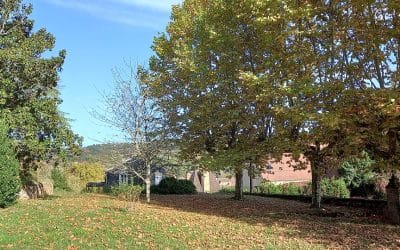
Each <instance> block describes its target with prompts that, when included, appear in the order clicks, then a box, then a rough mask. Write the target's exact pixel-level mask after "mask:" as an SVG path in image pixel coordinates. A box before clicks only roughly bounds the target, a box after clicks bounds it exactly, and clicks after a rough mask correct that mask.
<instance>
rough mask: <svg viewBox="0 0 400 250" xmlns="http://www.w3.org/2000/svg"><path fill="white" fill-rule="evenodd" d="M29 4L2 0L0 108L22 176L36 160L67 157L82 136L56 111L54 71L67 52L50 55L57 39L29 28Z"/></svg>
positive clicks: (57, 103)
mask: <svg viewBox="0 0 400 250" xmlns="http://www.w3.org/2000/svg"><path fill="white" fill-rule="evenodd" d="M31 11H32V7H31V5H26V4H22V2H21V0H3V1H0V83H1V84H0V109H1V110H2V113H3V114H4V116H5V117H6V120H7V122H8V123H9V125H10V128H11V129H10V133H9V135H10V137H11V138H12V139H13V140H14V142H15V143H16V153H17V157H18V159H19V161H20V163H21V165H22V166H23V171H22V172H21V173H22V174H24V173H25V172H27V171H28V170H29V169H30V168H31V167H34V166H35V163H36V162H38V161H41V160H49V159H51V158H55V157H57V158H59V157H61V158H65V157H66V156H67V155H68V154H70V153H74V152H76V151H77V150H78V148H79V145H80V140H81V139H80V138H79V137H78V136H77V135H75V134H73V133H72V131H71V129H70V127H69V125H68V120H67V119H66V118H64V116H63V114H62V113H61V112H60V111H59V110H58V105H59V104H60V103H61V99H60V98H59V93H58V89H57V86H58V79H59V78H58V73H59V72H60V71H61V66H62V64H63V62H64V58H65V51H61V52H59V54H58V56H54V57H48V56H45V55H44V53H47V52H49V51H51V50H52V49H53V47H54V43H55V38H54V37H53V36H52V35H51V34H50V33H48V32H47V31H46V30H45V29H39V30H38V31H36V32H34V31H33V24H34V22H33V21H32V20H31V19H29V15H30V14H31Z"/></svg>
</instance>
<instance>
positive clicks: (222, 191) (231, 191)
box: [219, 187, 235, 194]
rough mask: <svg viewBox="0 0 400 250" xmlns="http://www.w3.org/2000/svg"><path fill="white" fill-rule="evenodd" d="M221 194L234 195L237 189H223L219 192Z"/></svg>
mask: <svg viewBox="0 0 400 250" xmlns="http://www.w3.org/2000/svg"><path fill="white" fill-rule="evenodd" d="M219 192H220V193H227V194H232V193H235V187H223V188H221V189H220V190H219Z"/></svg>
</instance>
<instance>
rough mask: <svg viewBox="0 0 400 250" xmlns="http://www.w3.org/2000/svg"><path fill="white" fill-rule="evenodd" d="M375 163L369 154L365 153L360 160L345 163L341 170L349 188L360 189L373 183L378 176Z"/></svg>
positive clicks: (341, 174)
mask: <svg viewBox="0 0 400 250" xmlns="http://www.w3.org/2000/svg"><path fill="white" fill-rule="evenodd" d="M373 164H374V161H373V160H372V159H371V158H370V157H369V155H368V153H367V152H363V153H362V156H361V157H360V158H355V159H352V160H349V161H346V162H344V163H343V164H342V165H341V166H340V169H339V173H340V176H341V177H342V178H343V180H344V181H345V182H346V185H347V186H348V187H353V188H358V187H360V186H366V185H368V184H371V183H373V181H374V178H375V176H376V174H375V173H374V171H373V168H372V165H373Z"/></svg>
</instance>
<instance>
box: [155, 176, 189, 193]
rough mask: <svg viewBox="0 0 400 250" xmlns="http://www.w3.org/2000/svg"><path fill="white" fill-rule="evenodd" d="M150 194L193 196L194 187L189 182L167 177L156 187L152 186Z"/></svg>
mask: <svg viewBox="0 0 400 250" xmlns="http://www.w3.org/2000/svg"><path fill="white" fill-rule="evenodd" d="M151 192H152V193H156V194H195V193H196V187H195V186H194V184H193V183H192V182H191V181H188V180H177V179H176V178H174V177H167V178H165V179H162V180H161V181H160V184H159V185H158V186H152V187H151Z"/></svg>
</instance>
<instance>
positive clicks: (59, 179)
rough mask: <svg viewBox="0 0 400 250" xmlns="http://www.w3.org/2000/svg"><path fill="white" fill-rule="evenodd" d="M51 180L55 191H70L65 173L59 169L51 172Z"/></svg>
mask: <svg viewBox="0 0 400 250" xmlns="http://www.w3.org/2000/svg"><path fill="white" fill-rule="evenodd" d="M51 178H52V179H53V185H54V188H55V189H60V190H65V191H70V190H71V189H70V187H69V185H68V182H67V177H66V174H65V172H64V171H63V170H62V169H60V168H54V169H53V170H52V171H51Z"/></svg>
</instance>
